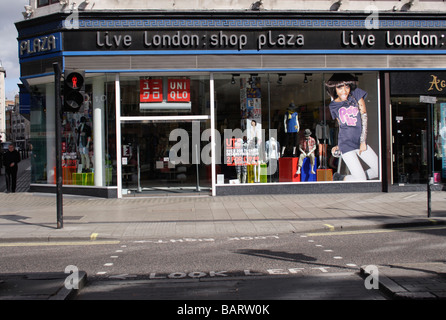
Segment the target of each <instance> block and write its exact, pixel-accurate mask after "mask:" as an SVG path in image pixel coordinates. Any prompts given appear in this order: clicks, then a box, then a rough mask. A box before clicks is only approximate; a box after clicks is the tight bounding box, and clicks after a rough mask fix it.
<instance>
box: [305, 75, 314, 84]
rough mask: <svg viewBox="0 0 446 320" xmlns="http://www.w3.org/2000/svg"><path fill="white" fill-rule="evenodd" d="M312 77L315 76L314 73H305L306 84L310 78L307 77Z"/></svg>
mask: <svg viewBox="0 0 446 320" xmlns="http://www.w3.org/2000/svg"><path fill="white" fill-rule="evenodd" d="M312 75H313V74H312V73H305V77H304V83H308V78H307V77H311V76H312Z"/></svg>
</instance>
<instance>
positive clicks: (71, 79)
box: [65, 72, 84, 90]
mask: <svg viewBox="0 0 446 320" xmlns="http://www.w3.org/2000/svg"><path fill="white" fill-rule="evenodd" d="M65 83H66V85H67V86H68V87H69V88H70V89H75V90H79V89H80V88H82V87H83V85H84V77H83V76H82V75H81V74H80V73H78V72H72V73H70V74H69V75H68V76H67V78H66V79H65Z"/></svg>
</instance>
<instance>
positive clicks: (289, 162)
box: [279, 157, 300, 182]
mask: <svg viewBox="0 0 446 320" xmlns="http://www.w3.org/2000/svg"><path fill="white" fill-rule="evenodd" d="M298 162H299V158H291V157H285V158H280V159H279V182H300V175H298V174H296V170H297V164H298Z"/></svg>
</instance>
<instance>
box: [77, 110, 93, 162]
mask: <svg viewBox="0 0 446 320" xmlns="http://www.w3.org/2000/svg"><path fill="white" fill-rule="evenodd" d="M90 142H91V127H90V126H89V125H88V124H87V119H86V118H85V117H81V124H80V125H79V128H78V138H77V145H78V150H79V154H80V156H81V161H82V165H83V166H84V169H89V168H90V157H89V155H88V151H89V147H90Z"/></svg>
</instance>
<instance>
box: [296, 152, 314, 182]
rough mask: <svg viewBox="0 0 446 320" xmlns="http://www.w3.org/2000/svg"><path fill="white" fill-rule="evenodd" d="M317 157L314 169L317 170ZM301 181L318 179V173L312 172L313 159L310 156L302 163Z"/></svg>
mask: <svg viewBox="0 0 446 320" xmlns="http://www.w3.org/2000/svg"><path fill="white" fill-rule="evenodd" d="M317 159H318V158H317V157H315V158H314V165H313V170H314V172H316V170H317ZM300 172H301V174H300V181H302V182H303V181H316V173H315V174H313V173H311V160H310V159H309V158H304V162H303V163H302V168H301V169H300Z"/></svg>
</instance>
